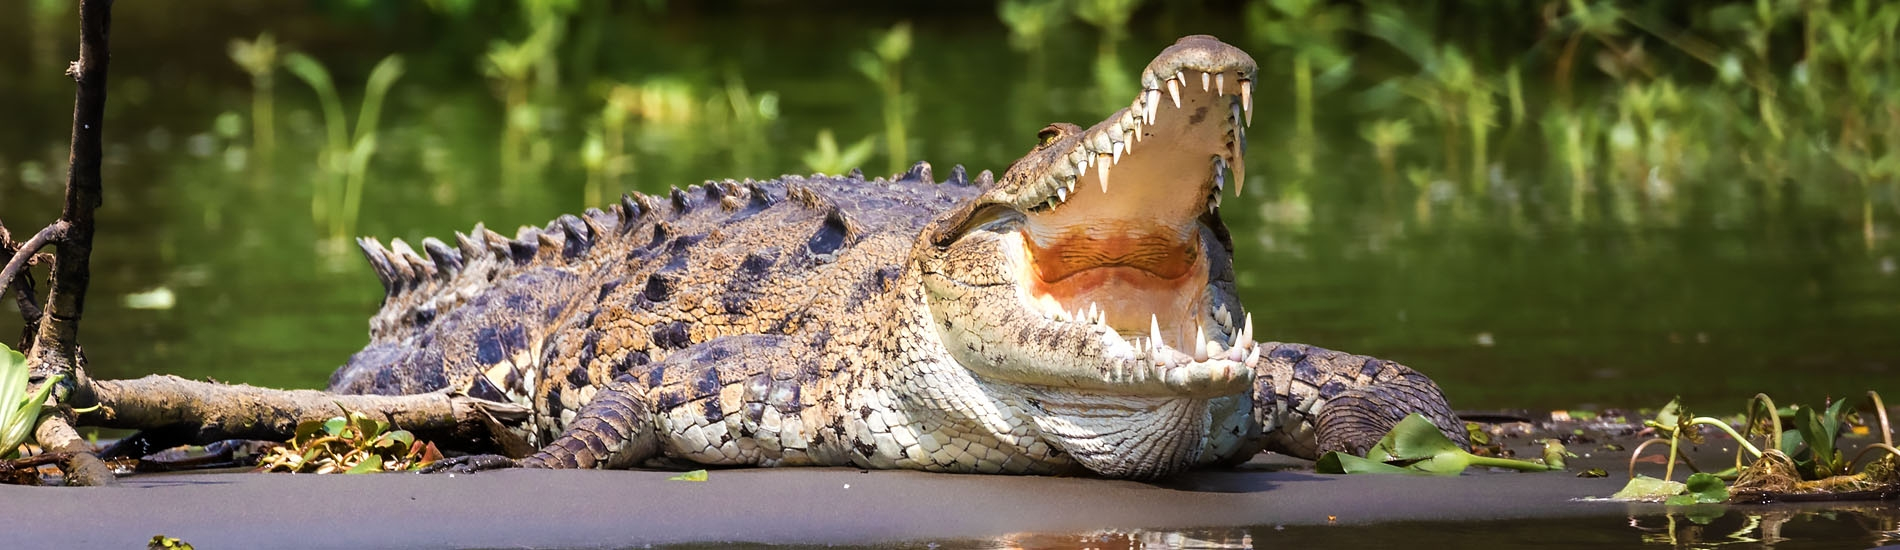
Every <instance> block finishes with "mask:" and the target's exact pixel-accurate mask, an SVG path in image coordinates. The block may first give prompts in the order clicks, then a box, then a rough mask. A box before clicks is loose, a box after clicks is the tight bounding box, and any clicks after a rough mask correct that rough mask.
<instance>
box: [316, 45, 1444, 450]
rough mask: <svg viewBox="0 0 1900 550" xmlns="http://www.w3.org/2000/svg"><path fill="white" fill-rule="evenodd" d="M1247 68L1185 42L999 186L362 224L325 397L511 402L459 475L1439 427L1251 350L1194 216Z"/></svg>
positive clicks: (775, 192)
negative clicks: (374, 302) (495, 451)
mask: <svg viewBox="0 0 1900 550" xmlns="http://www.w3.org/2000/svg"><path fill="white" fill-rule="evenodd" d="M1254 71H1255V68H1254V63H1253V60H1252V59H1251V58H1250V57H1248V56H1247V54H1246V53H1244V52H1241V51H1240V50H1238V49H1235V48H1233V47H1231V46H1228V45H1226V44H1222V43H1220V42H1219V41H1217V40H1214V39H1213V38H1211V37H1188V38H1184V39H1182V40H1181V41H1180V42H1177V43H1176V44H1175V45H1174V46H1172V47H1170V48H1168V49H1167V50H1165V51H1163V52H1162V53H1161V54H1160V55H1159V56H1157V58H1156V59H1155V60H1154V61H1153V62H1151V63H1150V64H1149V66H1148V68H1147V70H1146V71H1144V73H1143V77H1142V81H1143V84H1144V85H1145V86H1146V88H1147V89H1146V90H1144V92H1143V93H1142V94H1141V96H1140V97H1138V98H1136V100H1135V102H1134V103H1133V104H1132V105H1131V106H1130V107H1129V108H1127V109H1123V110H1122V111H1120V112H1117V113H1115V114H1114V115H1111V116H1110V117H1108V119H1106V120H1104V121H1103V122H1101V123H1098V124H1096V125H1095V126H1094V127H1092V128H1089V129H1087V130H1084V129H1081V128H1078V127H1076V126H1072V125H1066V124H1057V125H1052V126H1050V127H1048V128H1046V129H1044V130H1043V132H1042V133H1041V135H1040V136H1039V137H1040V138H1041V142H1040V144H1039V145H1038V146H1037V147H1036V149H1035V150H1033V151H1031V152H1030V153H1029V154H1028V155H1026V156H1025V157H1024V158H1023V159H1022V160H1019V161H1017V162H1016V163H1015V164H1013V165H1012V166H1011V167H1010V169H1009V170H1008V171H1006V172H1005V174H1004V175H1003V177H1002V178H1000V180H998V181H991V180H992V178H991V176H990V175H989V173H988V172H984V173H983V174H981V175H978V176H977V177H976V178H975V179H974V180H970V179H969V178H966V177H965V175H964V172H963V169H962V168H961V167H958V168H956V169H955V170H953V172H952V175H951V177H950V178H949V179H947V180H946V181H944V182H942V183H938V182H936V181H934V179H933V178H932V175H931V169H930V166H929V165H928V164H925V163H918V164H917V166H916V167H914V168H912V169H911V170H910V172H908V173H906V174H901V175H898V176H893V177H892V178H891V179H889V180H886V179H883V178H879V179H875V180H866V179H864V178H863V177H862V176H859V175H857V174H855V173H854V174H852V175H849V176H843V177H831V176H823V175H814V176H811V177H799V176H787V177H783V178H779V179H775V180H771V181H763V182H753V181H749V180H748V181H746V182H743V183H741V182H734V181H731V180H728V181H726V182H720V183H708V184H706V185H704V186H695V187H692V188H689V189H685V190H680V189H675V190H674V191H673V192H672V193H671V194H670V196H668V197H657V198H656V197H645V196H630V197H626V198H624V199H623V200H622V202H621V204H619V205H615V206H614V207H612V208H611V209H610V210H611V211H609V212H602V211H598V210H590V211H589V212H588V213H587V214H585V215H583V216H580V217H573V216H565V217H562V218H561V219H558V220H555V221H554V222H553V223H551V224H549V225H548V226H547V227H546V228H540V229H535V228H524V229H523V230H522V231H521V232H520V233H519V234H518V235H517V237H516V238H514V239H508V238H506V237H503V236H501V235H498V234H495V233H493V232H490V231H487V230H485V229H482V228H481V227H480V226H479V225H478V226H477V227H476V230H475V231H474V232H473V234H472V236H467V235H459V234H458V236H457V237H458V246H456V247H450V246H448V245H446V244H444V243H441V242H437V241H434V240H433V239H430V240H425V241H424V243H423V244H424V246H423V249H424V253H422V254H418V253H417V252H415V251H414V250H413V249H411V248H410V247H409V246H407V245H406V244H404V243H402V242H401V241H392V242H391V246H390V247H389V248H385V247H383V246H382V245H381V244H380V243H377V242H376V241H374V240H369V239H364V240H363V241H361V242H362V244H363V248H364V251H365V254H366V255H367V256H368V257H369V259H370V262H371V263H372V265H373V266H374V267H375V269H376V272H377V273H378V275H379V276H380V277H381V278H382V280H383V281H384V284H385V287H386V289H387V290H388V295H387V297H386V299H385V303H384V307H383V309H382V311H380V312H379V313H378V314H377V315H376V316H375V318H373V319H372V321H371V335H372V341H371V343H370V344H369V346H368V347H366V348H365V349H364V350H363V351H362V352H359V353H358V354H357V355H356V356H355V357H353V358H352V359H351V362H350V363H349V364H348V365H345V366H344V367H343V368H341V369H339V370H338V371H337V373H336V375H335V376H333V377H332V380H331V388H332V389H333V390H335V391H344V392H362V393H410V392H424V391H438V390H446V391H456V392H463V393H467V394H469V395H473V396H476V397H482V398H488V399H496V400H509V401H515V402H523V403H527V404H530V405H532V408H533V409H534V411H535V414H534V416H533V419H532V421H531V426H529V427H528V428H527V429H525V430H518V431H509V430H500V433H499V435H500V436H501V437H500V440H501V442H502V447H503V448H504V449H507V450H508V451H509V452H510V454H512V455H515V456H523V458H520V459H518V460H517V459H508V458H503V457H499V456H494V455H481V456H475V457H463V458H459V459H455V460H451V461H447V462H444V463H441V464H440V465H439V466H438V469H439V470H440V469H447V470H458V471H468V470H476V469H487V468H495V467H509V466H527V467H548V468H599V467H606V468H625V467H635V466H648V465H653V466H681V465H686V464H707V465H758V466H775V465H801V464H816V465H852V466H857V467H864V468H910V469H919V470H929V471H943V472H984V473H1062V472H1071V473H1074V472H1093V473H1094V474H1098V475H1102V476H1108V477H1128V478H1154V477H1161V476H1166V475H1170V474H1173V473H1176V472H1180V471H1182V470H1185V469H1188V468H1192V467H1195V466H1198V465H1207V464H1227V463H1236V462H1241V461H1245V460H1246V459H1247V458H1248V457H1250V456H1252V455H1253V454H1255V453H1257V452H1259V451H1260V450H1262V449H1269V448H1270V449H1276V450H1281V451H1284V452H1288V453H1291V454H1294V455H1298V456H1303V457H1308V458H1311V457H1314V456H1317V455H1318V454H1319V453H1320V452H1322V451H1325V450H1332V449H1340V450H1349V451H1363V450H1364V449H1365V448H1366V447H1367V446H1369V445H1371V444H1372V443H1374V442H1376V441H1377V439H1378V438H1379V437H1380V436H1381V435H1382V434H1383V433H1384V432H1385V431H1386V429H1387V428H1388V427H1390V426H1391V425H1392V424H1393V423H1395V422H1396V421H1397V420H1398V419H1400V418H1402V417H1403V416H1404V415H1405V414H1406V413H1408V412H1414V411H1416V412H1422V413H1425V414H1426V415H1427V416H1429V417H1431V418H1432V419H1433V421H1434V422H1436V423H1437V424H1438V425H1439V426H1440V427H1441V428H1442V429H1443V431H1445V433H1446V434H1447V435H1448V436H1451V437H1452V438H1453V439H1454V440H1456V441H1459V442H1461V443H1462V442H1463V441H1464V433H1463V429H1462V425H1461V424H1459V423H1458V422H1457V419H1456V417H1455V416H1453V415H1452V413H1451V412H1450V409H1449V407H1448V406H1447V405H1446V404H1445V401H1444V399H1443V397H1442V396H1441V395H1440V393H1439V391H1438V388H1437V387H1436V386H1434V385H1433V384H1432V382H1431V381H1430V380H1429V379H1427V378H1426V377H1424V376H1423V375H1421V374H1418V373H1417V372H1415V371H1412V370H1411V369H1407V368H1405V367H1403V366H1400V365H1398V364H1396V363H1392V362H1389V361H1382V360H1378V359H1372V358H1368V357H1362V356H1354V355H1347V354H1343V353H1339V352H1333V351H1327V350H1321V349H1318V348H1312V347H1309V346H1304V345H1299V344H1280V343H1259V342H1255V341H1254V340H1253V329H1252V322H1251V318H1250V317H1248V316H1247V315H1246V314H1245V310H1244V308H1243V306H1242V304H1241V303H1240V300H1239V297H1238V296H1237V295H1236V294H1235V291H1234V273H1233V263H1232V258H1233V253H1234V249H1233V242H1232V239H1230V238H1229V236H1228V234H1227V229H1226V227H1225V225H1223V224H1222V223H1221V221H1220V214H1219V208H1218V206H1219V202H1220V193H1221V192H1222V191H1223V190H1224V189H1225V182H1226V181H1228V180H1227V177H1228V176H1227V174H1228V173H1229V172H1231V173H1232V174H1233V179H1232V181H1234V182H1235V183H1236V188H1238V183H1239V182H1240V181H1243V178H1242V177H1241V174H1242V172H1243V171H1244V168H1243V166H1244V165H1243V159H1242V157H1241V152H1242V151H1243V150H1244V149H1245V146H1244V144H1245V126H1246V119H1247V118H1249V117H1250V116H1251V110H1252V109H1251V107H1252V106H1251V100H1250V99H1248V96H1249V95H1250V94H1251V91H1252V85H1251V81H1252V79H1253V77H1254ZM1177 105H1178V106H1177ZM1111 168H1112V170H1110V169H1111ZM1236 192H1238V189H1236ZM424 254H426V255H427V256H428V257H427V258H426V259H425V258H424V257H423V256H424ZM1169 343H1173V344H1174V346H1180V347H1178V348H1177V347H1174V346H1170V345H1168V344H1169Z"/></svg>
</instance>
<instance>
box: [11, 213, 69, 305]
mask: <svg viewBox="0 0 1900 550" xmlns="http://www.w3.org/2000/svg"><path fill="white" fill-rule="evenodd" d="M65 233H66V221H65V220H59V221H55V222H53V224H52V225H48V226H46V227H44V228H41V229H40V232H39V233H34V234H33V238H31V239H27V240H26V243H24V244H21V245H20V248H19V249H17V250H14V251H13V257H12V258H10V259H8V260H7V266H6V268H4V269H0V289H4V288H12V287H13V278H14V277H15V276H17V275H19V273H20V271H21V270H24V269H26V265H27V264H28V263H32V261H33V257H34V255H35V253H37V252H39V251H40V249H41V248H45V247H46V245H49V244H53V243H57V242H59V241H60V240H61V239H62V238H64V235H65Z"/></svg>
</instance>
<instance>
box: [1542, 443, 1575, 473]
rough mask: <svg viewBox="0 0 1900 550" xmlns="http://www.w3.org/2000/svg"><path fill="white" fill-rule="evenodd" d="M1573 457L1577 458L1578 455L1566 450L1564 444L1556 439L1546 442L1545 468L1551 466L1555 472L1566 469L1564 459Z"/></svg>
mask: <svg viewBox="0 0 1900 550" xmlns="http://www.w3.org/2000/svg"><path fill="white" fill-rule="evenodd" d="M1572 456H1577V455H1576V453H1572V452H1570V451H1569V450H1566V449H1564V444H1563V442H1561V441H1557V440H1556V439H1546V440H1544V465H1545V466H1549V467H1550V468H1551V469H1553V470H1562V469H1565V468H1564V458H1566V457H1572Z"/></svg>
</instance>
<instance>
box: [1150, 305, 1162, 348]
mask: <svg viewBox="0 0 1900 550" xmlns="http://www.w3.org/2000/svg"><path fill="white" fill-rule="evenodd" d="M1148 340H1149V341H1150V342H1154V345H1155V349H1157V350H1159V349H1162V348H1164V347H1166V346H1164V345H1162V343H1161V319H1160V318H1159V317H1156V316H1155V314H1153V313H1150V314H1148Z"/></svg>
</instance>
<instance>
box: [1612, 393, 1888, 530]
mask: <svg viewBox="0 0 1900 550" xmlns="http://www.w3.org/2000/svg"><path fill="white" fill-rule="evenodd" d="M1867 398H1868V400H1869V401H1870V402H1871V403H1872V406H1873V408H1874V411H1875V414H1876V415H1877V417H1878V419H1879V424H1880V430H1881V438H1882V440H1881V442H1879V443H1872V444H1869V445H1867V446H1866V447H1865V448H1864V449H1862V451H1861V452H1860V454H1858V455H1856V456H1855V457H1854V458H1853V459H1852V460H1846V459H1845V458H1844V456H1843V455H1842V453H1841V452H1840V449H1839V445H1838V442H1837V440H1838V439H1839V437H1840V435H1841V430H1840V428H1841V426H1842V425H1844V424H1845V423H1846V421H1847V415H1848V414H1850V413H1851V411H1852V409H1850V408H1848V407H1847V405H1848V404H1849V401H1847V400H1841V401H1836V402H1834V403H1833V404H1832V405H1830V406H1828V407H1826V408H1824V409H1816V408H1813V407H1790V408H1788V409H1777V408H1775V403H1774V400H1772V399H1770V398H1769V397H1768V396H1767V395H1766V394H1756V395H1755V396H1754V397H1752V398H1750V399H1749V402H1748V416H1747V419H1746V420H1745V421H1744V422H1743V426H1744V429H1745V430H1746V431H1745V432H1737V431H1736V430H1735V429H1734V428H1733V427H1730V426H1729V425H1728V423H1727V422H1724V421H1722V420H1720V419H1717V418H1712V417H1706V416H1703V417H1696V416H1692V415H1689V414H1688V413H1687V412H1685V411H1684V410H1683V409H1682V407H1681V405H1680V403H1679V402H1678V401H1670V402H1669V404H1668V405H1665V406H1664V407H1663V408H1662V409H1661V410H1660V411H1658V413H1657V414H1656V417H1655V418H1654V419H1652V420H1649V421H1645V422H1644V424H1645V425H1647V426H1650V427H1652V428H1655V429H1656V430H1657V431H1658V432H1660V433H1663V434H1666V435H1667V438H1657V439H1651V440H1648V441H1644V442H1643V444H1641V445H1638V446H1637V447H1636V450H1635V451H1633V452H1632V453H1631V455H1630V472H1631V474H1630V484H1629V486H1628V487H1626V488H1625V490H1624V491H1623V492H1619V493H1618V494H1617V495H1616V496H1615V497H1612V498H1622V497H1627V496H1631V495H1643V496H1644V497H1645V499H1649V498H1653V497H1658V496H1661V497H1667V498H1669V499H1672V500H1669V501H1668V502H1669V503H1670V504H1684V503H1688V502H1687V501H1684V500H1682V499H1681V498H1680V497H1679V496H1678V495H1680V494H1682V492H1681V491H1678V492H1677V493H1669V494H1662V491H1664V489H1665V487H1663V486H1658V485H1657V482H1656V481H1655V480H1654V479H1653V478H1648V477H1646V476H1637V475H1635V473H1634V472H1635V467H1636V461H1637V459H1638V458H1640V457H1641V456H1642V454H1643V450H1644V449H1645V448H1647V447H1649V446H1651V445H1662V444H1667V445H1668V446H1669V455H1668V456H1667V457H1665V458H1664V464H1665V466H1664V469H1663V477H1662V479H1661V480H1660V481H1661V482H1665V483H1667V482H1670V479H1671V478H1672V477H1674V474H1675V466H1676V463H1677V462H1679V461H1680V462H1683V463H1685V464H1686V465H1688V466H1689V467H1691V468H1694V467H1695V465H1694V463H1691V462H1688V460H1687V458H1686V457H1683V456H1682V455H1681V454H1680V446H1681V440H1683V439H1689V440H1690V441H1692V442H1697V443H1700V442H1701V441H1702V436H1701V434H1700V432H1699V431H1698V430H1697V429H1696V427H1697V426H1711V427H1715V428H1717V429H1719V430H1721V431H1723V432H1726V433H1727V434H1728V435H1729V436H1730V437H1733V438H1735V441H1736V443H1737V445H1738V448H1737V449H1736V458H1735V467H1734V468H1732V469H1729V470H1726V471H1723V472H1717V473H1704V472H1697V473H1696V474H1695V475H1693V476H1691V478H1690V479H1691V481H1696V480H1698V479H1701V480H1702V481H1700V483H1703V484H1705V485H1706V484H1707V483H1708V482H1709V481H1708V480H1715V482H1716V483H1720V482H1721V480H1724V479H1729V480H1734V486H1733V487H1732V490H1731V491H1729V492H1728V493H1727V495H1729V496H1725V497H1724V498H1725V499H1727V498H1735V499H1745V500H1776V499H1783V498H1799V497H1802V495H1807V496H1809V497H1813V496H1815V495H1821V496H1823V497H1826V496H1830V495H1831V496H1833V497H1851V496H1853V495H1852V493H1856V492H1863V491H1874V492H1882V491H1886V492H1891V491H1893V490H1896V489H1900V467H1896V464H1900V449H1896V448H1895V447H1894V446H1893V430H1892V426H1891V425H1890V424H1889V423H1888V421H1887V412H1886V404H1885V403H1884V402H1882V401H1881V399H1880V394H1879V393H1876V392H1872V391H1869V392H1867ZM1784 418H1786V419H1787V420H1791V421H1792V422H1793V426H1794V430H1792V431H1789V430H1783V429H1782V428H1781V424H1782V421H1783V420H1784ZM1758 432H1759V433H1760V434H1761V435H1763V436H1764V437H1765V440H1764V445H1763V446H1761V447H1757V446H1756V445H1755V444H1753V443H1751V442H1750V441H1749V438H1748V436H1752V435H1755V434H1756V433H1758ZM1743 453H1746V454H1747V455H1749V456H1752V457H1754V460H1753V462H1751V463H1747V464H1744V461H1743ZM1874 453H1880V454H1879V456H1878V457H1877V458H1875V459H1874V460H1872V461H1870V462H1867V463H1865V464H1864V465H1863V466H1862V467H1861V468H1860V471H1859V472H1854V465H1856V464H1860V463H1861V462H1860V461H1861V459H1862V458H1865V457H1867V456H1868V455H1869V454H1874ZM1699 476H1706V477H1699ZM1683 490H1684V491H1687V492H1691V493H1693V492H1696V491H1695V490H1690V489H1689V488H1688V487H1687V486H1685V487H1683ZM1626 493H1627V494H1626ZM1697 502H1702V501H1700V500H1698V501H1697Z"/></svg>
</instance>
